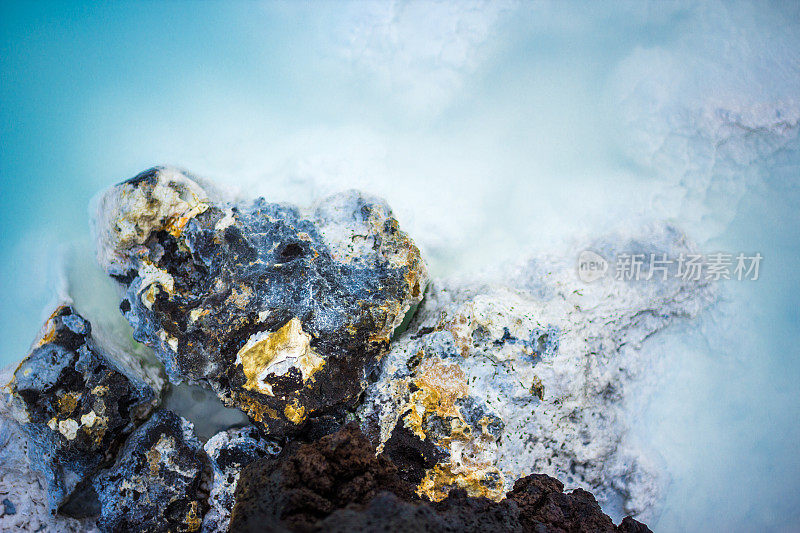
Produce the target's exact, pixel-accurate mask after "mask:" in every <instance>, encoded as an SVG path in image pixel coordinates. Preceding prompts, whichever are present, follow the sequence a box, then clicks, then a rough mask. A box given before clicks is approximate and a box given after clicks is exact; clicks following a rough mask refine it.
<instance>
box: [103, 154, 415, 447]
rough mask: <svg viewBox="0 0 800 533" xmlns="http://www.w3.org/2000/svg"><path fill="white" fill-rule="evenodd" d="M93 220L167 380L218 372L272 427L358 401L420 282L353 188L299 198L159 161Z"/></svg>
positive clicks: (112, 193) (409, 252) (393, 235)
mask: <svg viewBox="0 0 800 533" xmlns="http://www.w3.org/2000/svg"><path fill="white" fill-rule="evenodd" d="M94 225H95V233H96V236H97V243H98V258H99V260H100V263H101V265H102V266H103V267H104V268H105V269H106V271H107V272H108V273H109V274H111V275H112V276H114V277H115V279H117V280H118V281H119V282H120V283H121V284H122V286H123V288H124V297H123V299H122V302H121V304H120V309H121V310H122V312H123V313H124V314H125V316H126V317H127V319H128V320H129V321H130V323H131V325H132V326H133V328H134V336H135V338H136V339H137V340H139V341H141V342H144V343H146V344H148V345H150V346H152V347H153V348H154V350H155V351H156V354H157V355H158V356H159V358H160V359H161V360H162V361H163V363H164V365H165V367H166V371H167V373H168V375H169V378H170V380H171V381H173V382H176V383H178V382H181V381H183V380H186V381H189V382H203V383H206V384H210V385H211V386H212V387H213V388H214V389H215V390H216V392H217V393H218V394H219V395H220V397H221V398H222V399H223V401H225V402H226V403H227V404H229V405H233V406H236V407H238V408H239V409H241V410H242V411H244V412H245V413H246V414H247V415H248V416H249V417H250V418H251V419H252V420H253V421H254V422H255V423H258V424H261V425H262V426H263V427H264V428H266V429H268V430H269V432H270V433H271V434H273V435H280V434H287V433H292V432H294V431H296V430H297V429H298V428H300V427H302V425H303V423H304V422H305V421H306V419H307V418H309V417H314V416H320V415H329V414H333V413H336V412H337V411H340V410H341V409H342V408H344V407H351V408H352V407H353V406H354V402H355V400H356V398H357V396H358V395H359V394H360V393H361V392H362V390H363V388H364V387H365V385H366V379H367V378H368V377H369V376H370V375H371V374H372V373H373V372H374V371H375V369H376V368H377V365H378V362H379V359H380V357H381V355H382V354H383V353H385V351H386V350H387V346H388V342H389V339H390V338H391V336H392V334H393V332H394V331H395V329H397V328H398V326H400V325H401V323H402V322H403V320H404V318H405V317H406V314H407V313H408V312H409V310H411V309H412V308H413V307H414V306H416V304H417V303H418V302H419V301H420V300H421V298H422V294H423V291H424V288H425V283H426V273H425V268H424V265H423V262H422V259H421V258H420V254H419V250H418V249H417V248H416V246H415V245H414V243H413V242H412V241H411V239H410V238H409V237H408V236H407V235H406V234H405V233H404V232H402V231H401V230H400V229H399V227H398V224H397V221H396V220H395V219H394V218H393V217H392V214H391V211H390V210H389V208H388V207H387V206H386V205H385V204H384V203H383V202H382V201H380V200H377V199H374V198H370V197H366V196H364V195H362V194H360V193H358V192H355V191H350V192H346V193H341V194H337V195H334V196H331V197H329V198H326V199H324V200H322V201H321V202H319V203H318V204H316V205H315V206H314V207H312V208H310V209H305V210H301V209H299V208H297V207H294V206H290V205H285V204H276V203H268V202H267V201H266V200H264V199H263V198H259V199H256V200H249V201H227V200H224V199H222V198H221V197H220V196H219V195H218V194H216V193H215V192H214V190H213V187H211V186H208V185H207V184H205V183H202V182H200V181H199V180H197V179H196V178H192V177H190V176H188V175H186V174H185V173H183V172H180V171H178V170H175V169H171V168H154V169H151V170H149V171H146V172H143V173H142V174H140V175H138V176H136V177H135V178H132V179H130V180H128V181H126V182H123V183H121V184H119V185H117V186H115V187H113V188H111V189H110V190H109V191H107V192H106V193H105V194H104V195H103V196H102V197H101V198H100V199H99V201H98V202H97V217H96V220H95V223H94Z"/></svg>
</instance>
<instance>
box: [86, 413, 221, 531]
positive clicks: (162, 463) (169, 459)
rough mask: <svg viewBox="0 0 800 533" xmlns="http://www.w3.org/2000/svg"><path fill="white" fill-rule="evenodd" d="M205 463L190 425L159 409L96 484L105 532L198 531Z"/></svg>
mask: <svg viewBox="0 0 800 533" xmlns="http://www.w3.org/2000/svg"><path fill="white" fill-rule="evenodd" d="M207 468H208V464H207V460H206V457H205V455H204V453H203V448H202V446H201V444H200V442H199V441H198V440H197V437H195V435H194V433H193V431H192V425H191V423H189V422H188V421H186V420H185V419H183V418H181V417H179V416H178V415H176V414H175V413H173V412H172V411H167V410H160V411H157V412H156V413H154V414H153V416H151V417H150V419H149V420H148V421H147V422H146V423H145V424H143V425H142V426H141V427H139V428H138V429H137V430H136V431H135V432H134V433H133V434H132V435H131V436H130V438H129V439H128V441H127V442H126V443H125V446H124V448H123V449H122V450H121V451H120V453H119V455H118V457H117V460H116V462H115V464H114V466H113V467H112V468H110V469H108V470H106V471H104V472H102V473H101V474H100V475H98V476H97V477H96V478H95V479H94V480H93V485H94V489H95V491H96V492H97V495H98V498H99V500H100V504H101V513H100V517H99V519H98V520H97V525H98V527H99V528H100V530H101V531H104V532H111V531H113V532H117V531H125V532H152V533H157V532H162V531H199V530H200V526H201V524H202V520H203V515H204V513H205V505H206V503H205V502H206V498H207V492H205V491H204V488H203V482H204V476H205V475H206V473H207Z"/></svg>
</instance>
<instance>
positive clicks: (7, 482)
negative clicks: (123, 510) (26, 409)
mask: <svg viewBox="0 0 800 533" xmlns="http://www.w3.org/2000/svg"><path fill="white" fill-rule="evenodd" d="M15 366H16V365H15ZM13 370H14V369H13V368H6V369H3V370H2V371H0V383H8V382H9V381H10V380H11V377H12V375H13ZM9 402H10V394H9V393H8V392H5V391H4V392H3V393H2V394H0V530H2V531H59V532H65V533H73V532H75V533H77V532H94V531H97V528H96V527H95V524H94V520H93V519H91V518H89V519H84V520H77V519H74V518H71V517H68V516H64V515H61V514H53V512H51V510H50V499H49V497H48V492H47V487H48V483H47V480H46V478H44V476H43V475H42V474H41V473H40V472H38V471H37V470H35V469H34V468H33V467H32V465H31V462H30V459H29V457H28V447H29V445H30V440H29V436H28V434H27V433H26V432H25V431H23V430H22V427H21V426H20V424H19V423H18V422H17V421H16V420H15V419H14V418H13V416H12V415H11V413H10V410H9V409H10V405H9Z"/></svg>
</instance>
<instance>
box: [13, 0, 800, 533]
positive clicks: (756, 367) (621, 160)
mask: <svg viewBox="0 0 800 533" xmlns="http://www.w3.org/2000/svg"><path fill="white" fill-rule="evenodd" d="M799 21H800V13H799V12H798V6H797V4H796V3H793V2H786V3H759V4H747V3H738V4H718V3H707V4H701V5H695V4H694V3H685V4H683V3H670V4H666V3H653V4H638V3H637V4H629V3H621V4H603V5H599V4H595V3H572V4H566V3H553V4H535V5H529V4H523V5H519V4H514V3H509V4H498V3H483V2H467V3H463V2H462V3H458V4H456V3H452V4H447V3H445V4H419V3H412V4H408V3H385V4H370V3H363V2H362V3H352V4H336V3H332V2H331V3H314V4H294V3H292V4H289V3H267V4H263V3H256V2H246V3H245V2H242V3H227V2H226V3H216V2H203V3H190V2H168V3H155V2H147V3H114V4H111V5H100V6H97V5H91V4H88V3H87V4H78V3H47V2H37V3H27V2H25V3H23V2H20V3H16V4H15V3H11V2H4V3H3V4H2V5H0V47H1V48H0V150H2V151H1V152H0V222H2V226H1V227H2V234H1V236H0V294H2V300H1V302H2V303H0V324H2V325H3V328H2V332H3V333H2V336H0V350H1V351H0V354H1V355H0V360H2V362H3V363H10V362H12V361H15V360H18V359H19V358H20V357H22V356H23V355H24V354H25V352H26V350H27V347H28V345H29V343H30V342H31V340H32V339H33V337H34V336H35V334H36V332H37V330H38V328H39V326H40V324H41V322H42V319H43V316H45V314H46V313H47V306H48V305H49V304H51V303H52V301H53V298H54V294H55V293H56V288H57V286H58V284H59V282H60V281H59V272H60V270H61V267H62V265H63V264H64V259H63V257H65V255H69V254H68V253H67V252H69V251H70V250H72V252H71V253H73V254H74V253H80V254H86V253H88V252H86V250H87V246H86V244H85V243H86V242H87V240H88V219H87V204H88V202H89V200H90V198H91V197H92V196H93V195H94V194H95V193H96V192H97V191H98V190H100V189H102V188H103V187H106V186H108V185H109V184H112V183H114V182H117V181H119V180H121V179H124V178H127V177H130V176H132V175H134V174H136V173H138V172H139V171H141V170H143V169H145V168H147V167H149V166H151V165H153V164H157V163H173V164H177V165H181V166H184V167H186V168H188V169H190V170H192V171H194V172H196V173H198V174H203V175H207V176H209V177H212V178H215V179H218V180H220V181H221V182H224V183H227V184H229V185H231V186H234V187H238V188H240V189H241V190H242V191H243V192H246V193H247V194H251V193H252V194H255V193H257V194H263V195H265V196H266V197H267V198H268V199H271V200H291V201H293V202H295V203H307V202H309V201H311V200H312V199H313V198H314V197H317V196H319V195H322V194H325V193H328V192H331V191H333V190H338V189H341V188H346V187H357V188H362V189H366V190H368V191H370V192H373V193H376V194H379V195H382V196H384V197H385V198H387V200H388V201H389V203H390V204H391V205H392V206H393V208H394V209H395V212H396V214H397V215H398V217H399V218H400V221H401V223H402V224H403V226H404V227H406V228H407V229H408V230H409V231H410V232H411V233H412V235H413V236H414V238H415V239H416V240H417V242H418V243H419V244H420V245H421V246H422V248H423V250H424V252H425V254H426V256H427V257H428V260H429V263H430V266H431V270H432V272H433V273H434V274H436V275H446V274H449V273H454V272H459V273H465V272H466V273H468V272H470V271H474V270H478V269H482V268H487V267H492V266H493V265H497V264H502V263H504V262H506V261H510V260H513V259H515V258H519V257H521V256H525V255H530V254H536V253H546V252H547V251H549V250H551V249H553V248H554V247H556V246H558V245H559V244H561V243H563V242H566V241H569V240H570V239H572V238H575V237H580V236H585V235H587V234H588V235H592V234H598V235H599V234H602V233H603V232H605V231H609V230H611V229H615V228H619V227H625V228H634V227H637V225H640V224H645V223H646V222H647V221H648V220H653V219H659V220H668V221H670V222H672V223H674V224H676V225H677V226H678V227H680V228H681V229H682V230H683V231H684V232H685V233H686V235H687V237H688V238H690V239H691V240H693V241H695V242H696V243H697V244H698V246H699V247H700V248H701V249H702V250H704V251H709V252H711V251H717V250H724V251H728V252H730V253H738V252H740V251H741V252H747V253H754V252H760V253H761V254H762V255H763V256H764V258H765V259H764V263H763V265H762V271H761V277H760V279H759V280H758V281H754V282H727V283H724V284H723V286H722V287H721V300H720V302H718V303H717V304H716V305H715V306H714V307H713V308H712V309H710V310H709V311H708V313H706V314H705V315H704V316H703V317H701V319H699V320H697V321H694V322H692V323H685V324H682V325H680V326H679V327H678V328H676V329H673V330H672V331H671V332H667V333H665V334H663V335H660V336H658V337H657V338H654V339H651V341H649V342H650V344H649V345H648V346H646V347H645V350H649V351H650V352H651V353H652V354H653V359H654V361H659V363H658V364H655V365H654V368H653V370H652V372H653V380H646V381H644V382H643V384H642V386H641V390H639V391H636V393H635V394H634V395H633V396H632V398H633V399H632V401H631V402H630V403H631V405H630V406H629V411H630V417H631V419H632V421H633V422H634V427H635V428H636V429H635V432H636V434H637V435H636V436H637V438H638V439H640V440H642V441H644V442H647V443H649V445H651V446H652V447H654V448H655V449H656V451H657V453H658V455H659V457H661V458H662V460H663V468H664V469H666V470H667V471H669V472H670V475H671V477H672V483H671V485H670V487H669V489H668V491H667V494H666V496H665V499H664V502H663V505H662V506H661V508H660V510H659V512H658V513H657V515H656V516H654V517H653V518H652V520H651V524H653V525H654V526H655V527H654V529H655V530H661V531H704V530H708V528H709V524H714V527H713V528H712V529H715V530H730V531H763V530H768V531H789V530H797V529H798V528H800V496H798V495H800V481H798V480H800V458H798V454H797V453H796V452H797V443H798V442H800V362H799V361H800V359H799V358H798V355H800V354H799V353H798V352H800V350H798V348H797V346H798V341H799V340H800V326H799V325H798V324H800V316H798V314H800V311H798V309H800V306H798V304H797V301H798V297H800V279H799V278H800V276H798V267H797V265H798V264H800V214H799V212H798V209H797V206H798V205H800V185H799V184H800V155H799V153H798V147H799V146H798V144H799V143H798V136H797V132H798V121H799V120H800V26H798V23H799ZM75 250H78V252H75ZM578 252H579V251H576V257H577V253H578Z"/></svg>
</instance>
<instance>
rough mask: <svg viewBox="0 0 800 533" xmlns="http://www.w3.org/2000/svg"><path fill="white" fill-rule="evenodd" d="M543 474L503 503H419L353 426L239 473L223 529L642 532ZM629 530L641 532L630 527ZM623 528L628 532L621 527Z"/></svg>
mask: <svg viewBox="0 0 800 533" xmlns="http://www.w3.org/2000/svg"><path fill="white" fill-rule="evenodd" d="M562 491H563V485H562V484H561V483H560V482H558V481H557V480H555V479H553V478H550V477H548V476H545V475H533V476H528V477H526V478H523V479H520V480H519V481H517V482H516V483H515V485H514V490H513V491H512V492H510V493H509V494H508V496H507V498H506V499H504V500H502V501H500V502H494V501H492V500H489V499H487V498H482V497H481V498H472V497H468V496H467V494H466V492H465V491H463V490H454V491H453V492H451V493H450V495H449V496H448V497H446V498H445V499H443V500H442V501H439V502H430V501H428V500H425V499H420V498H419V497H418V496H417V495H416V494H415V492H414V485H413V484H411V483H408V482H406V481H404V480H403V479H401V477H400V476H399V475H398V471H397V467H396V466H395V465H394V464H393V463H392V462H391V461H390V460H389V459H387V458H386V457H385V456H384V455H382V454H381V455H377V456H376V455H375V450H374V448H372V446H371V445H370V443H369V441H368V440H367V439H366V438H365V437H364V436H363V435H362V434H361V433H360V431H359V430H358V429H357V428H356V427H355V426H354V425H348V426H345V427H344V428H343V429H341V430H339V431H338V432H336V433H334V434H332V435H328V436H325V437H323V438H322V439H320V440H319V441H317V442H315V443H313V444H306V445H302V446H299V447H297V448H296V449H294V450H290V451H288V452H286V451H285V452H284V453H283V454H282V455H281V456H280V457H279V458H278V459H261V460H259V461H256V462H254V463H252V464H250V465H249V466H248V467H246V468H245V469H244V470H243V472H242V474H241V477H240V481H239V485H238V487H237V489H236V505H235V507H234V510H233V516H232V519H231V530H232V531H237V532H250V531H252V532H256V531H258V532H263V531H342V532H345V531H370V532H373V531H374V532H378V531H430V532H437V533H439V532H443V531H447V532H462V531H474V532H481V533H484V532H486V531H498V532H504V531H508V532H522V531H552V532H575V531H585V532H602V531H608V532H613V531H618V530H621V531H643V532H645V531H649V530H648V529H647V528H646V527H645V526H642V525H641V524H639V523H638V522H635V521H633V520H630V519H628V520H626V521H625V524H626V525H625V526H624V527H623V526H620V529H617V528H616V527H615V526H614V524H613V523H612V521H611V519H610V518H609V517H608V516H606V515H605V514H603V512H602V511H601V510H600V507H599V506H598V504H597V502H596V501H595V499H594V498H593V497H592V495H591V494H589V493H588V492H586V491H583V490H581V489H578V490H576V491H574V492H572V493H570V494H564V493H563V492H562ZM632 526H635V527H640V528H641V529H638V530H637V529H630V528H631V527H632ZM625 528H628V529H625Z"/></svg>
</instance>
